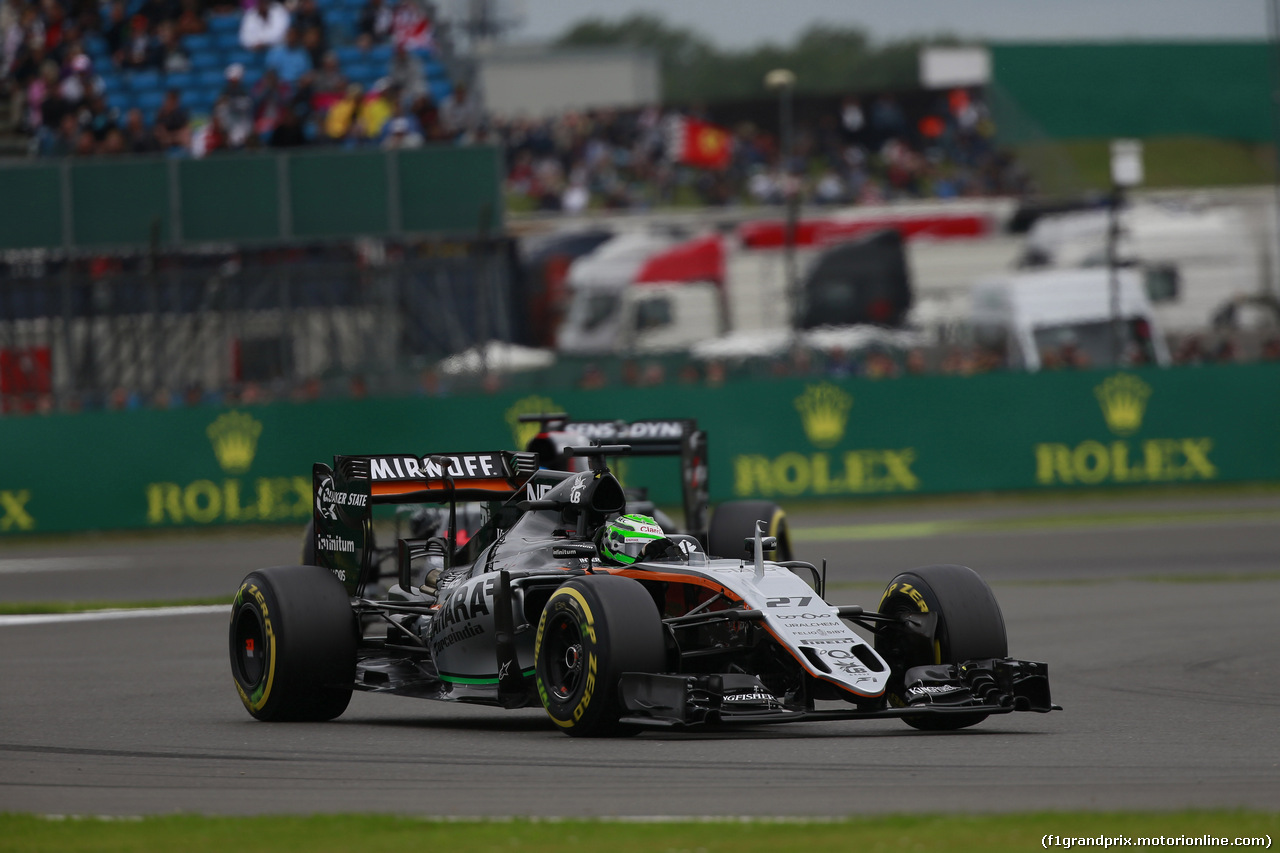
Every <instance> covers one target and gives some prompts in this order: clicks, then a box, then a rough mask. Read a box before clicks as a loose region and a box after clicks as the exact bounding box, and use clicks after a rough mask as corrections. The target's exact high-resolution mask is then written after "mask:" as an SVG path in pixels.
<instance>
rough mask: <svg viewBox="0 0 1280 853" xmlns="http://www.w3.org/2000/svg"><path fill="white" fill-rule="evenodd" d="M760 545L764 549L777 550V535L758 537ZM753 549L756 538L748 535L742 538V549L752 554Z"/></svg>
mask: <svg viewBox="0 0 1280 853" xmlns="http://www.w3.org/2000/svg"><path fill="white" fill-rule="evenodd" d="M760 547H761V549H762V550H765V551H776V550H778V537H777V536H765V537H762V538H761V539H760ZM755 549H756V538H755V537H754V536H748V537H747V538H746V539H743V540H742V550H744V551H746V552H747V553H748V554H754V553H755Z"/></svg>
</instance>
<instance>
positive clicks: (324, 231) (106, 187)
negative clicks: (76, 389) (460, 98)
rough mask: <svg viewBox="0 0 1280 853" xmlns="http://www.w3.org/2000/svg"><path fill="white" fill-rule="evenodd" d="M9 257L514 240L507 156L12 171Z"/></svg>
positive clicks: (139, 161) (376, 156)
mask: <svg viewBox="0 0 1280 853" xmlns="http://www.w3.org/2000/svg"><path fill="white" fill-rule="evenodd" d="M0 199H21V200H22V203H21V204H0V251H3V250H8V249H19V250H27V249H53V250H65V251H68V252H87V251H100V250H122V249H135V250H136V249H148V248H152V247H155V248H166V249H172V248H176V247H184V246H185V247H191V246H201V245H225V244H228V243H237V244H245V243H249V244H254V243H267V244H269V243H287V242H295V241H301V242H310V241H316V240H326V239H340V238H353V237H365V236H374V237H392V236H394V237H400V236H404V235H414V234H431V235H447V236H467V237H469V236H473V235H476V234H497V233H501V231H502V158H501V156H500V152H499V151H498V149H496V148H494V147H492V146H486V145H477V146H473V147H467V148H455V147H451V146H428V147H426V148H419V149H415V150H411V151H302V152H298V153H293V154H274V153H272V154H238V155H227V156H225V157H211V158H209V159H206V160H174V159H172V158H164V157H130V158H124V159H121V160H118V161H110V162H103V161H89V162H86V161H79V160H72V159H62V160H40V161H37V162H34V163H33V162H29V161H19V162H14V163H3V164H0Z"/></svg>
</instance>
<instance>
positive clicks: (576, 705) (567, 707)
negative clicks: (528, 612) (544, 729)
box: [534, 575, 666, 737]
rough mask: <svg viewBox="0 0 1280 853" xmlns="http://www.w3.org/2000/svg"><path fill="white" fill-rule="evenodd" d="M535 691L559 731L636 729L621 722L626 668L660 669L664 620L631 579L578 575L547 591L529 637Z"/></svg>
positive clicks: (593, 733) (581, 733) (582, 733)
mask: <svg viewBox="0 0 1280 853" xmlns="http://www.w3.org/2000/svg"><path fill="white" fill-rule="evenodd" d="M534 655H535V659H536V662H535V666H536V674H537V684H538V696H539V697H540V698H541V699H542V705H543V707H544V708H546V709H547V714H548V715H549V716H550V717H551V719H552V721H553V722H555V724H556V725H557V726H559V727H560V730H561V731H563V732H564V733H565V734H567V735H573V736H577V737H601V736H616V735H627V734H634V733H636V732H637V731H639V730H638V729H637V728H636V727H634V726H628V725H625V724H623V723H620V722H619V718H620V717H621V716H622V713H623V707H622V701H621V698H620V697H619V695H618V682H619V680H620V679H621V677H622V674H623V673H624V672H648V673H653V672H661V671H662V669H663V668H664V664H665V659H666V651H665V644H664V641H663V634H662V618H661V616H660V615H659V613H658V608H657V606H656V605H655V604H654V603H653V598H652V597H651V596H650V595H649V593H648V591H647V590H646V589H645V588H644V587H643V586H642V585H641V584H640V583H639V582H638V581H635V580H632V579H630V578H622V577H613V576H611V575H592V576H589V577H582V578H575V579H573V580H571V581H569V582H568V583H566V584H564V585H563V586H561V587H559V588H558V589H556V591H555V592H553V593H552V594H551V598H550V599H549V600H548V601H547V604H546V606H545V607H544V608H543V609H542V617H541V618H540V619H539V620H538V633H537V636H536V638H535V640H534Z"/></svg>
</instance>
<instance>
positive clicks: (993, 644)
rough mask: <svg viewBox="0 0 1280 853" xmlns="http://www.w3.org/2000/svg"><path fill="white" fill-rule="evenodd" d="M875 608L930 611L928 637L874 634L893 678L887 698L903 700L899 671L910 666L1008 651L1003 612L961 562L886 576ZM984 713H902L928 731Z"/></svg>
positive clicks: (900, 702)
mask: <svg viewBox="0 0 1280 853" xmlns="http://www.w3.org/2000/svg"><path fill="white" fill-rule="evenodd" d="M880 612H881V613H884V614H886V615H893V614H897V613H904V612H906V613H921V614H925V613H936V614H937V617H938V618H937V623H936V625H935V627H934V633H933V642H932V643H931V644H930V643H928V642H927V641H926V639H925V638H921V637H918V636H915V635H909V634H907V633H906V632H902V631H886V632H883V633H880V634H877V635H876V641H875V648H876V651H877V652H878V653H879V654H880V655H881V657H883V658H885V660H887V661H888V662H889V665H890V666H891V667H892V668H893V672H894V673H895V678H894V680H893V681H891V682H890V687H889V691H888V692H889V699H890V701H891V702H893V703H894V704H896V705H899V706H901V705H903V704H905V702H904V700H903V697H902V689H903V685H902V681H901V679H902V675H901V674H902V673H905V672H906V671H907V670H908V669H910V668H911V667H913V666H925V665H928V664H941V663H963V662H964V661H967V660H976V659H980V658H1002V657H1006V656H1007V655H1008V654H1009V643H1008V640H1007V638H1006V636H1005V630H1004V617H1003V616H1002V615H1001V614H1000V605H999V604H997V603H996V597H995V596H994V595H993V594H992V592H991V587H989V586H987V582H986V581H984V580H983V579H982V578H981V577H979V576H978V573H977V572H975V571H974V570H973V569H970V568H967V567H965V566H925V567H924V568H920V569H912V570H911V571H909V572H903V573H901V574H899V575H898V576H897V577H895V578H894V579H893V580H891V581H890V582H889V585H888V586H887V587H886V588H885V591H884V595H883V597H881V599H880ZM986 718H987V715H986V714H979V713H975V714H946V715H943V714H921V715H920V716H909V717H903V720H904V721H905V722H906V724H907V725H909V726H913V727H915V728H917V729H926V730H931V731H939V730H948V731H949V730H953V729H963V728H967V727H968V726H972V725H976V724H977V723H980V722H982V721H983V720H985V719H986Z"/></svg>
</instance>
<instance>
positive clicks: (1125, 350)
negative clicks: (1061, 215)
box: [969, 268, 1170, 371]
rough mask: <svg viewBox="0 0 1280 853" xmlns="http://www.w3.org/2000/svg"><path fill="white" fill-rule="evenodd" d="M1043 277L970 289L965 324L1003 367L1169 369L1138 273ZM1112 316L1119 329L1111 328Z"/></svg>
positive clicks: (1003, 279)
mask: <svg viewBox="0 0 1280 853" xmlns="http://www.w3.org/2000/svg"><path fill="white" fill-rule="evenodd" d="M1114 285H1115V289H1113V282H1112V277H1111V274H1110V272H1109V270H1107V269H1106V268H1101V269H1096V268H1095V269H1072V270H1045V271H1041V272H1028V273H1018V274H1012V275H1006V276H1000V277H997V278H991V279H987V280H984V281H981V282H979V283H978V284H976V285H974V287H973V290H972V293H971V300H972V302H971V309H970V314H969V324H970V327H971V330H972V334H973V337H974V340H975V342H976V343H978V344H980V345H984V346H988V347H991V348H993V349H995V350H997V351H1001V352H1003V353H1004V354H1005V358H1006V360H1007V363H1008V365H1009V366H1010V367H1013V368H1023V369H1025V370H1031V371H1035V370H1040V369H1042V368H1044V367H1047V366H1051V365H1050V364H1046V361H1047V360H1053V361H1055V362H1058V363H1061V364H1063V366H1073V365H1074V366H1080V367H1083V366H1091V367H1100V366H1104V365H1115V364H1129V365H1137V364H1159V365H1167V364H1169V363H1170V359H1169V349H1168V346H1167V345H1166V343H1165V339H1164V335H1163V334H1161V330H1160V326H1159V321H1158V320H1157V318H1156V315H1155V312H1154V311H1153V310H1152V307H1151V302H1150V300H1149V299H1148V298H1147V293H1146V288H1145V286H1144V283H1143V280H1142V276H1141V274H1140V273H1139V272H1138V271H1137V270H1132V269H1122V270H1117V272H1116V277H1115V282H1114ZM1115 308H1118V309H1119V322H1116V321H1115V317H1116V315H1115V314H1114V313H1113V312H1114V310H1115Z"/></svg>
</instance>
